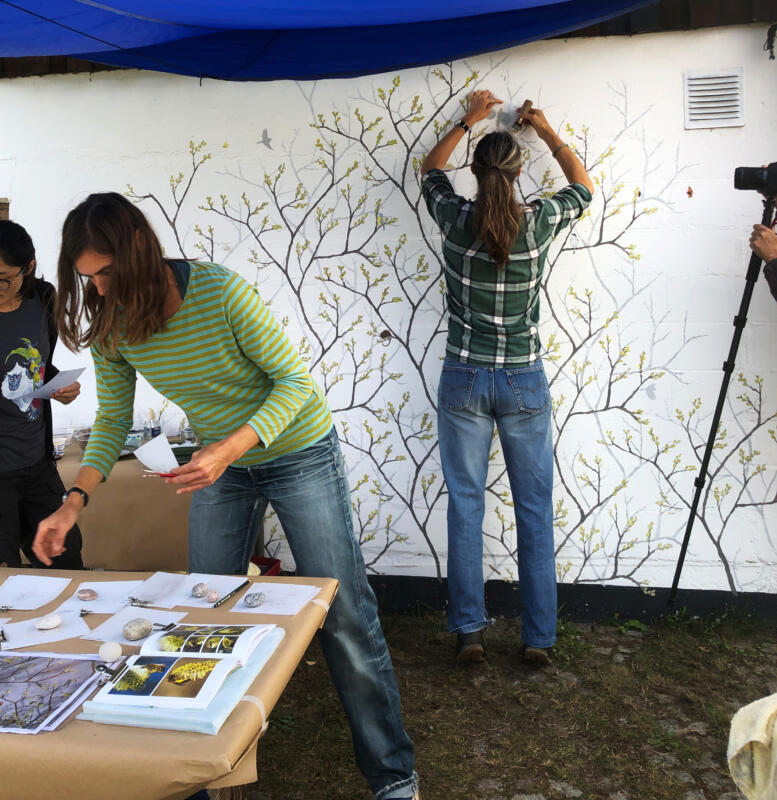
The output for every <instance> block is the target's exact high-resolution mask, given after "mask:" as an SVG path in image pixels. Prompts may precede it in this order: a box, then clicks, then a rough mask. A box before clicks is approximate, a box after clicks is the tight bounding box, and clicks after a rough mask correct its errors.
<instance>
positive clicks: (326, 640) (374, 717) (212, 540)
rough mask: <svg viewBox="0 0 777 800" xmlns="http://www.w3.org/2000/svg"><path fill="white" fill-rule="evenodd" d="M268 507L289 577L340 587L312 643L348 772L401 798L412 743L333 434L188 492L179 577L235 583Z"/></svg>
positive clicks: (410, 783)
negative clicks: (326, 674) (343, 738)
mask: <svg viewBox="0 0 777 800" xmlns="http://www.w3.org/2000/svg"><path fill="white" fill-rule="evenodd" d="M268 502H269V503H272V507H273V509H274V510H275V513H276V514H277V515H278V519H279V520H280V522H281V524H282V525H283V530H284V533H285V534H286V538H287V540H288V542H289V546H290V547H291V552H292V554H293V555H294V560H295V561H296V563H297V574H299V575H306V576H310V577H328V578H337V580H338V581H340V588H339V590H338V593H337V596H336V597H335V600H334V602H333V603H332V607H331V609H330V611H329V614H328V616H327V618H326V622H325V624H324V627H323V629H322V630H321V632H320V640H321V647H322V649H323V651H324V657H325V658H326V662H327V665H328V666H329V670H330V672H331V673H332V679H333V680H334V684H335V687H336V688H337V691H338V693H339V695H340V699H341V701H342V704H343V708H344V709H345V713H346V715H347V717H348V721H349V723H350V726H351V735H352V737H353V743H354V750H355V753H356V763H357V764H358V766H359V769H360V770H361V771H362V773H363V775H364V776H365V778H366V779H367V781H368V783H369V785H370V788H371V789H372V791H373V792H374V793H375V795H376V797H380V798H390V797H408V796H410V795H412V793H413V791H414V790H415V786H416V776H415V773H414V772H413V764H414V756H413V743H412V742H411V741H410V738H409V737H408V735H407V733H406V732H405V729H404V727H403V725H402V713H401V710H400V702H399V689H398V688H397V684H396V679H395V676H394V668H393V666H392V664H391V658H390V656H389V652H388V647H387V646H386V640H385V639H384V638H383V630H382V629H381V627H380V621H379V619H378V610H377V603H376V601H375V595H374V594H373V592H372V589H371V588H370V585H369V583H368V582H367V572H366V569H365V567H364V559H363V558H362V553H361V550H360V549H359V545H358V542H357V541H356V538H355V536H354V532H353V520H352V519H351V498H350V493H349V489H348V482H347V480H346V476H345V468H344V465H343V457H342V453H341V452H340V443H339V442H338V439H337V433H336V431H335V429H334V428H332V430H331V431H330V432H329V433H328V434H327V435H326V436H325V437H324V438H323V439H321V440H320V441H318V442H316V443H315V444H312V445H310V446H309V447H306V448H305V449H304V450H302V451H300V452H299V453H293V454H292V455H288V456H282V457H280V458H276V459H275V460H274V461H271V462H269V463H267V464H257V465H255V466H251V467H229V468H227V470H226V471H225V472H224V474H223V475H222V476H221V477H220V478H219V479H218V480H217V481H216V482H215V483H214V484H213V485H211V486H208V487H206V488H205V489H200V490H199V491H197V492H194V494H193V495H192V502H191V507H190V511H189V569H190V570H191V571H192V572H209V573H218V574H224V575H237V574H242V575H244V574H245V573H246V570H247V569H248V562H249V559H250V557H251V554H252V552H253V547H254V542H255V540H256V535H257V531H258V528H259V525H260V524H261V523H262V519H263V517H264V512H265V509H266V508H267V504H268Z"/></svg>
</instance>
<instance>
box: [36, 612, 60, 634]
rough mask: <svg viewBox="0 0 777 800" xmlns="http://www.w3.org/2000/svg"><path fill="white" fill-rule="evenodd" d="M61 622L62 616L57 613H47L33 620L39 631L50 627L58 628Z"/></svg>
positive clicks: (48, 629)
mask: <svg viewBox="0 0 777 800" xmlns="http://www.w3.org/2000/svg"><path fill="white" fill-rule="evenodd" d="M61 624H62V617H60V616H59V614H49V615H47V616H45V617H41V618H40V619H37V620H35V627H36V628H37V629H38V630H39V631H50V630H51V629H52V628H58V627H59V626H60V625H61Z"/></svg>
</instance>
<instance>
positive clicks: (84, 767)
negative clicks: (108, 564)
mask: <svg viewBox="0 0 777 800" xmlns="http://www.w3.org/2000/svg"><path fill="white" fill-rule="evenodd" d="M18 573H19V570H15V569H8V568H0V581H4V580H5V578H6V577H8V576H9V575H15V574H18ZM24 574H29V575H51V576H58V577H67V578H72V579H73V580H72V583H71V584H70V585H69V586H68V587H67V589H66V590H65V591H64V592H63V593H62V594H60V595H59V597H57V598H56V600H55V601H54V602H52V603H49V604H48V605H47V606H42V607H41V608H39V609H36V610H34V611H9V612H6V613H4V614H3V616H4V617H7V616H11V617H13V619H12V621H13V622H17V621H20V620H25V619H31V618H33V617H39V616H42V615H44V614H47V613H49V612H50V611H53V610H54V609H55V608H57V607H58V606H59V605H61V603H63V602H64V600H65V599H66V598H67V597H69V596H70V595H71V594H72V593H73V592H74V591H75V590H76V588H77V587H78V584H79V583H82V582H84V581H109V580H110V581H115V580H139V579H144V578H146V577H148V575H149V574H150V573H139V572H92V571H82V572H79V571H72V570H71V571H68V570H34V569H31V570H24ZM251 580H252V581H253V582H254V583H258V584H263V583H264V584H266V583H272V582H278V583H304V584H315V585H316V586H320V587H321V591H320V592H319V594H318V595H317V596H316V598H315V599H314V600H312V601H311V602H309V603H308V604H307V605H306V606H305V607H304V608H303V609H302V611H300V612H299V613H298V614H297V615H296V616H294V617H289V616H274V615H270V614H244V613H237V612H229V613H228V614H227V613H226V612H228V611H229V609H230V608H231V607H232V606H233V605H234V604H235V603H236V602H238V601H239V600H240V598H241V597H242V596H243V593H242V592H241V593H239V594H238V595H237V596H236V597H235V598H233V599H231V600H229V601H228V602H227V603H225V604H224V605H223V606H221V607H220V608H217V609H212V608H209V609H187V608H184V607H183V606H180V607H178V610H179V611H187V612H188V613H187V616H186V617H185V618H184V619H183V620H182V622H185V621H187V620H191V621H193V622H206V623H207V622H213V623H223V622H226V621H229V622H230V623H232V624H241V623H242V624H246V623H251V624H260V623H275V624H276V625H280V626H281V627H283V628H284V629H285V631H286V635H285V636H284V638H283V640H282V641H281V643H280V644H279V645H278V649H277V650H276V651H275V653H274V654H273V655H272V656H271V657H270V660H269V661H268V662H267V664H266V665H265V667H264V669H263V670H262V672H261V673H260V674H259V676H258V677H257V679H256V681H254V683H253V684H252V685H251V689H250V690H249V692H248V694H247V696H248V697H251V698H256V699H258V700H259V701H260V702H261V705H262V706H263V707H264V710H265V713H266V714H268V715H269V714H270V712H271V711H272V709H273V708H274V706H275V704H276V702H277V701H278V698H279V697H280V695H281V693H282V692H283V690H284V688H285V687H286V684H287V683H288V681H289V678H290V677H291V675H292V673H293V672H294V670H295V669H296V667H297V664H299V661H300V659H301V658H302V656H303V655H304V653H305V650H306V649H307V646H308V644H309V643H310V641H311V640H312V638H313V636H314V635H315V633H316V631H317V630H318V629H319V628H320V627H321V625H322V624H323V622H324V618H325V617H326V611H327V608H328V606H329V604H331V602H332V600H333V598H334V596H335V593H336V591H337V585H338V584H337V581H336V580H334V579H333V578H294V577H288V576H283V577H280V578H273V577H256V578H252V579H251ZM247 591H250V587H249V589H248V590H247ZM317 601H323V602H317ZM142 613H143V612H142V609H138V615H139V616H140V615H142ZM109 616H110V615H109V614H93V615H90V616H88V617H85V620H86V622H87V624H88V625H89V627H91V628H96V627H97V625H99V624H100V623H102V622H104V621H105V620H106V619H108V617H109ZM100 644H101V643H100V642H95V641H91V640H88V639H66V640H64V641H61V642H51V643H50V644H45V645H40V646H37V647H26V648H19V649H18V650H14V651H13V652H16V653H19V652H25V651H40V652H55V653H96V652H97V650H98V648H99V646H100ZM139 650H140V648H139V647H137V648H126V647H125V648H124V651H125V654H133V653H137V652H138V651H139ZM75 713H77V711H74V714H75ZM263 723H264V720H263V718H262V712H261V709H260V707H259V705H258V704H257V703H256V702H253V701H251V700H246V701H244V702H240V703H238V705H237V707H236V708H235V710H234V711H233V712H232V714H231V715H230V716H229V718H228V719H227V721H226V722H225V723H224V725H223V727H222V728H221V730H220V731H219V733H218V734H216V735H215V736H210V735H207V734H200V733H189V732H182V731H163V730H155V729H148V728H132V727H125V726H122V725H104V724H99V723H95V722H88V721H86V720H79V719H75V716H71V717H70V718H69V719H68V720H67V722H65V723H64V724H63V725H62V726H61V727H59V728H58V729H57V730H55V731H49V732H44V733H38V734H34V735H27V736H23V735H18V734H11V733H7V734H0V736H2V747H0V770H2V772H0V786H2V789H0V796H2V797H8V798H25V800H38V799H40V800H44V798H45V799H47V798H57V800H105V798H111V800H181V799H182V798H185V797H188V796H189V795H190V794H192V793H194V792H196V791H197V790H198V789H202V788H217V787H222V786H237V785H240V784H244V783H252V782H253V781H255V780H256V779H257V773H256V745H257V742H258V740H259V737H260V736H261V734H262V732H263V731H262V726H263Z"/></svg>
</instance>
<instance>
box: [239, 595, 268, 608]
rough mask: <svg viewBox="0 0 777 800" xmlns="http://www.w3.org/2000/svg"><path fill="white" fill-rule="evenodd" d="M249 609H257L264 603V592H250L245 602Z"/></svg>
mask: <svg viewBox="0 0 777 800" xmlns="http://www.w3.org/2000/svg"><path fill="white" fill-rule="evenodd" d="M243 602H244V603H245V604H246V605H247V606H248V607H249V608H256V607H257V606H260V605H262V603H263V602H264V592H250V593H249V594H247V595H246V596H245V600H244V601H243Z"/></svg>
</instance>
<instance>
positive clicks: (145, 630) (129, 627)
mask: <svg viewBox="0 0 777 800" xmlns="http://www.w3.org/2000/svg"><path fill="white" fill-rule="evenodd" d="M152 627H153V626H152V625H151V622H150V621H149V620H147V619H143V617H135V619H131V620H130V621H129V622H127V623H126V624H125V625H124V627H123V628H122V629H121V632H122V633H123V634H124V636H125V638H127V639H129V640H130V641H131V642H135V641H137V640H138V639H143V638H145V637H146V636H148V635H149V633H151V629H152Z"/></svg>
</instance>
